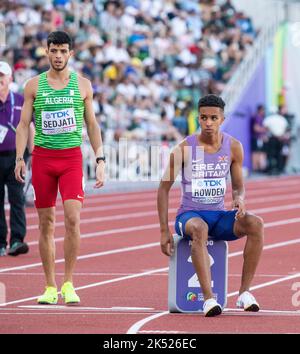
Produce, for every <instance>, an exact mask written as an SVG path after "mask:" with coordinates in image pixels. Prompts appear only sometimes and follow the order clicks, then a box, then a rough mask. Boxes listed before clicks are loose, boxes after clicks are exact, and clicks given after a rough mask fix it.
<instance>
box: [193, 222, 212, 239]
mask: <svg viewBox="0 0 300 354" xmlns="http://www.w3.org/2000/svg"><path fill="white" fill-rule="evenodd" d="M190 230H191V231H190V232H191V237H192V240H193V243H203V242H206V241H207V238H208V226H207V224H206V223H205V222H197V223H194V224H192V225H191V227H190Z"/></svg>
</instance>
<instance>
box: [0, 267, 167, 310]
mask: <svg viewBox="0 0 300 354" xmlns="http://www.w3.org/2000/svg"><path fill="white" fill-rule="evenodd" d="M168 269H169V268H168V267H167V268H160V269H154V270H150V271H148V272H143V273H136V274H133V275H128V276H125V277H120V278H114V279H109V280H104V281H100V282H98V283H92V284H89V285H85V286H80V287H77V288H75V290H84V289H90V288H94V287H96V286H101V285H106V284H112V283H117V282H119V281H123V280H128V279H134V278H140V277H144V276H148V275H152V274H155V273H159V272H166V271H168ZM58 294H60V292H59V293H58ZM37 298H38V296H33V297H29V298H26V299H20V300H15V301H10V302H6V303H3V304H0V307H1V306H2V307H3V306H7V305H12V304H19V303H22V302H27V301H31V300H35V299H37Z"/></svg>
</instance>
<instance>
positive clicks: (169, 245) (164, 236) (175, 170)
mask: <svg viewBox="0 0 300 354" xmlns="http://www.w3.org/2000/svg"><path fill="white" fill-rule="evenodd" d="M184 146H185V142H183V143H181V144H179V145H178V146H176V147H175V148H174V150H173V151H172V152H171V154H170V159H169V163H168V166H167V168H166V171H165V172H164V175H163V178H162V180H161V182H160V185H159V188H158V193H157V210H158V216H159V223H160V232H161V250H162V252H163V253H164V254H165V255H167V256H171V255H172V253H173V251H174V243H173V237H172V234H171V232H170V230H169V222H168V210H169V191H170V189H171V187H172V185H173V184H174V182H175V180H176V177H177V176H178V174H179V172H180V170H181V168H182V164H183V159H185V157H184Z"/></svg>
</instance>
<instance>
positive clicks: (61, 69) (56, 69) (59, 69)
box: [51, 61, 68, 71]
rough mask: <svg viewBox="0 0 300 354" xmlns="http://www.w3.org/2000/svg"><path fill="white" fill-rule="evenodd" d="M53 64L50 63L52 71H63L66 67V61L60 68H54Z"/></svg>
mask: <svg viewBox="0 0 300 354" xmlns="http://www.w3.org/2000/svg"><path fill="white" fill-rule="evenodd" d="M54 65H55V64H53V63H52V62H51V68H52V69H53V70H55V71H63V70H64V69H65V67H66V66H67V65H68V61H66V62H65V64H64V65H63V66H62V67H59V68H58V67H55V66H54Z"/></svg>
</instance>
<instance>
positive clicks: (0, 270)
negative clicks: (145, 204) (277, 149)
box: [0, 218, 300, 273]
mask: <svg viewBox="0 0 300 354" xmlns="http://www.w3.org/2000/svg"><path fill="white" fill-rule="evenodd" d="M298 222H300V218H293V219H284V220H279V221H274V222H270V223H266V224H265V228H270V227H277V226H281V225H286V224H291V223H298ZM158 227H159V224H149V225H144V226H140V227H137V228H130V231H136V230H138V228H139V229H140V230H144V229H149V228H151V229H152V228H158ZM117 230H118V231H117ZM121 230H122V229H115V230H108V231H111V232H113V233H115V232H116V231H117V232H118V233H119V232H121ZM108 231H107V232H105V231H101V232H98V233H97V232H96V233H92V234H86V235H82V236H81V238H87V237H97V236H100V235H103V234H108ZM126 231H128V228H127V229H126ZM123 232H124V231H123ZM62 239H63V238H62ZM286 242H292V243H293V242H294V243H298V239H296V240H291V241H285V242H283V243H280V245H281V244H282V245H285V244H286ZM158 245H159V242H155V243H148V244H144V245H140V246H133V247H126V248H119V249H115V250H110V251H105V252H97V253H92V254H87V255H83V256H79V257H78V258H77V260H80V259H87V258H94V257H100V256H105V255H110V254H116V253H122V252H128V251H134V250H138V249H143V248H149V247H156V246H158ZM265 247H271V246H270V245H269V246H268V245H266V246H265ZM273 247H278V246H276V244H274V246H273ZM265 249H268V248H265ZM242 253H243V252H242V251H238V252H236V255H240V254H242ZM233 254H234V253H233ZM229 257H234V256H231V255H230V254H229ZM63 262H64V259H63V258H61V259H58V260H56V261H55V263H57V264H59V263H63ZM39 266H42V263H41V262H39V263H32V264H27V265H22V266H17V267H11V268H0V273H5V272H10V271H14V270H21V269H29V268H34V267H39Z"/></svg>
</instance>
